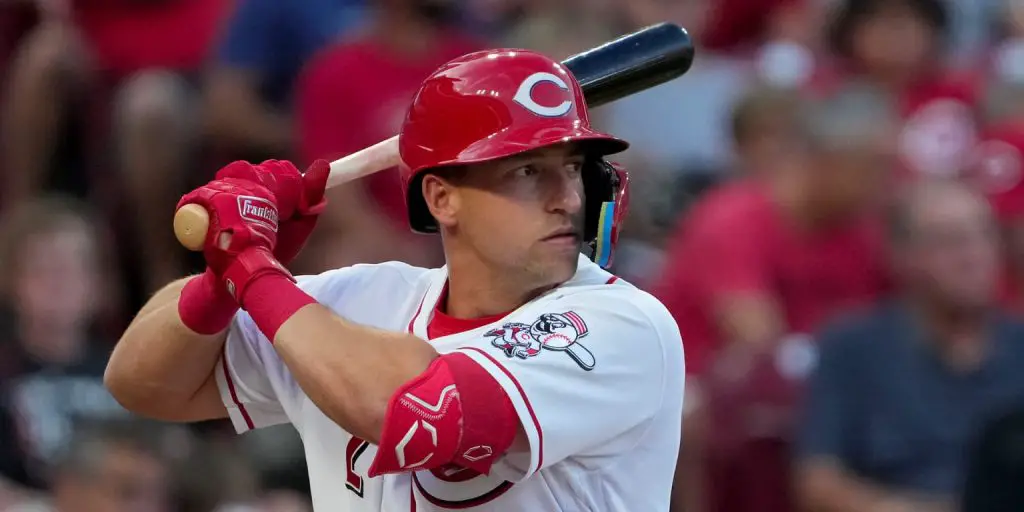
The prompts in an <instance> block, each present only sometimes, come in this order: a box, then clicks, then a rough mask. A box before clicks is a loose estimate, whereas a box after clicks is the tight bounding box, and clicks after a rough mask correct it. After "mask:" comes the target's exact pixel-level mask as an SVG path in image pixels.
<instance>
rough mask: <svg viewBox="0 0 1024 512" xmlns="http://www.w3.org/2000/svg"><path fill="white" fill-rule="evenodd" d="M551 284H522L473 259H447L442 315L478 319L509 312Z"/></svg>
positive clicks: (513, 277) (539, 293) (507, 274)
mask: <svg viewBox="0 0 1024 512" xmlns="http://www.w3.org/2000/svg"><path fill="white" fill-rule="evenodd" d="M548 289H550V287H542V288H537V287H536V286H529V285H527V284H524V282H523V281H522V280H519V279H516V278H515V276H512V275H510V274H509V273H508V272H496V271H494V269H491V268H488V267H487V266H486V265H485V264H484V263H483V262H481V261H479V260H476V259H472V258H455V259H452V258H448V300H447V304H446V305H445V311H444V312H445V314H447V315H448V316H451V317H454V318H463V319H468V318H480V317H485V316H491V315H498V314H502V313H507V312H509V311H512V310H514V309H516V308H518V307H519V306H522V305H523V304H526V303H527V302H529V301H531V300H533V299H534V298H536V297H537V296H539V295H541V294H542V293H544V292H545V291H547V290H548Z"/></svg>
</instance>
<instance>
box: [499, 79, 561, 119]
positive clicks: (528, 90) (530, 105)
mask: <svg viewBox="0 0 1024 512" xmlns="http://www.w3.org/2000/svg"><path fill="white" fill-rule="evenodd" d="M541 82H551V83H553V84H555V85H557V86H558V88H559V89H562V90H564V91H568V90H569V84H567V83H565V80H562V77H560V76H558V75H555V74H552V73H546V72H543V71H541V72H537V73H534V74H532V75H530V76H528V77H526V80H523V83H522V85H520V86H519V89H518V90H517V91H516V95H515V96H513V97H512V100H513V101H515V102H516V103H518V104H520V105H522V106H524V107H526V109H527V110H529V111H530V112H533V113H534V114H537V115H540V116H544V117H558V116H564V115H565V114H566V113H567V112H569V109H571V108H572V100H571V99H568V100H565V101H563V102H561V103H559V104H558V105H555V106H553V107H545V106H544V105H541V104H539V103H537V102H536V101H534V99H533V88H534V87H535V86H536V85H537V84H539V83H541Z"/></svg>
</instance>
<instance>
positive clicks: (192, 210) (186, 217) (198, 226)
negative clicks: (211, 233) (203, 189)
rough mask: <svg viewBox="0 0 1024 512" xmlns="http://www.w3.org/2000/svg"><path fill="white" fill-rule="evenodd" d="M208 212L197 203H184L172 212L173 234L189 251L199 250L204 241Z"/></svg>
mask: <svg viewBox="0 0 1024 512" xmlns="http://www.w3.org/2000/svg"><path fill="white" fill-rule="evenodd" d="M209 227H210V214H209V213H207V211H206V209H205V208H203V207H202V206H199V205H198V204H186V205H185V206H182V207H181V208H180V209H178V211H177V212H175V214H174V236H175V237H177V238H178V242H180V243H181V245H183V246H185V248H186V249H188V250H190V251H200V250H202V249H203V245H204V244H205V243H206V230H207V229H209Z"/></svg>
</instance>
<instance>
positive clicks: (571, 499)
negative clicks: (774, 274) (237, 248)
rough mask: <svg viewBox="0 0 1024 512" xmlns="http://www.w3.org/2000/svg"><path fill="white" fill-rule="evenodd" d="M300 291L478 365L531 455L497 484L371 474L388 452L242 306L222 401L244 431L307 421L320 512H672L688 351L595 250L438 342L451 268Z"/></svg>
mask: <svg viewBox="0 0 1024 512" xmlns="http://www.w3.org/2000/svg"><path fill="white" fill-rule="evenodd" d="M299 283H300V286H301V287H302V288H303V289H304V290H305V291H306V292H307V293H309V294H310V295H312V296H313V297H315V298H316V299H317V300H318V301H319V302H320V303H321V304H323V305H325V306H327V307H329V308H331V309H332V310H333V311H334V312H335V313H336V314H338V315H340V316H342V317H343V318H346V319H348V320H350V321H353V322H356V323H359V324H363V325H370V326H374V327H378V328H383V329H390V330H409V331H411V332H413V333H415V334H417V335H418V336H420V337H421V338H423V339H425V340H428V341H429V343H431V344H432V345H433V346H434V347H435V349H436V350H437V351H438V352H439V353H442V354H444V353H451V352H462V353H464V354H465V355H467V356H469V357H470V358H472V360H473V361H475V362H476V363H478V364H479V365H480V366H481V367H482V368H483V369H484V370H486V371H487V373H488V374H489V375H490V376H491V377H493V378H494V379H495V380H496V381H497V383H498V384H500V386H501V388H502V389H503V390H504V392H505V393H506V394H507V395H508V398H509V399H510V401H511V403H512V404H513V406H514V407H515V410H516V412H517V414H518V416H519V420H520V422H521V423H522V425H523V427H524V429H525V433H526V437H527V438H528V440H529V451H528V452H523V453H509V454H506V455H504V456H503V457H502V458H500V459H499V460H497V461H496V462H495V463H494V466H493V467H492V470H491V471H490V473H489V474H488V475H483V474H479V473H476V472H474V471H472V470H467V469H461V468H457V467H452V466H448V467H442V468H438V469H434V470H421V471H416V472H410V473H400V474H385V475H382V476H379V477H376V478H372V479H371V478H368V477H367V476H366V475H367V470H368V468H369V467H370V463H371V461H373V459H374V456H375V453H376V446H375V445H372V444H370V443H367V442H365V441H363V440H361V439H359V438H356V437H354V436H352V435H351V434H349V433H348V432H346V431H345V430H343V429H342V428H341V427H339V426H338V425H337V424H336V423H334V422H333V421H331V420H330V419H328V418H327V416H325V415H324V414H323V413H322V412H321V411H320V410H319V409H318V408H317V406H316V405H315V404H314V403H313V402H312V401H311V400H310V399H309V398H308V397H307V396H306V394H305V393H304V392H303V391H302V389H301V388H300V387H299V386H298V384H297V383H296V382H295V380H294V379H293V377H292V376H291V375H290V373H289V370H288V368H287V367H286V366H285V365H284V364H283V363H282V362H281V360H280V359H279V357H278V355H277V353H276V352H275V350H274V348H273V346H272V345H271V344H270V343H269V342H268V341H267V339H266V338H265V337H264V336H263V335H262V334H261V333H260V332H259V330H258V329H257V328H256V326H255V325H254V324H253V322H252V320H251V318H249V317H248V315H246V314H245V313H244V312H243V313H240V314H239V315H238V316H237V318H236V319H235V321H234V322H233V324H232V326H231V330H230V333H229V335H228V340H227V343H226V345H225V351H224V355H223V358H222V361H221V365H220V368H219V371H218V372H217V382H218V385H219V387H220V391H221V397H222V398H223V400H224V404H225V405H226V406H227V409H228V412H229V414H230V417H231V421H232V423H233V424H234V426H235V429H236V430H237V431H238V432H239V433H242V432H246V431H248V430H251V429H255V428H260V427H266V426H271V425H276V424H282V423H291V424H292V425H294V426H295V428H296V429H297V430H298V432H299V434H300V436H301V438H302V440H303V445H304V447H305V454H306V460H307V465H308V470H309V478H310V484H311V489H312V498H313V505H314V508H315V509H316V510H318V511H332V512H334V511H339V512H363V511H386V512H398V511H401V512H408V511H437V510H448V509H463V510H487V511H492V512H504V511H509V512H511V511H524V510H528V511H538V512H539V511H559V510H564V511H629V512H645V511H666V510H668V507H669V494H670V489H671V486H672V478H673V474H674V472H675V465H676V457H677V453H678V448H679V442H680V432H681V421H682V410H683V391H684V389H683V384H684V363H683V348H682V341H681V339H680V335H679V330H678V328H677V326H676V323H675V321H674V320H673V319H672V317H671V316H670V315H669V313H668V312H667V310H666V309H665V308H664V306H662V304H661V303H660V302H658V301H657V300H656V299H654V298H653V297H652V296H650V295H649V294H647V293H646V292H644V291H642V290H639V289H637V288H636V287H634V286H633V285H631V284H629V283H626V282H624V281H622V280H617V279H616V278H615V277H614V276H613V275H611V274H609V273H608V272H606V271H604V270H603V269H601V268H600V267H599V266H597V265H595V264H594V263H592V262H591V261H589V260H588V259H586V258H584V257H582V256H581V258H580V263H579V268H578V270H577V272H576V275H575V276H574V277H573V279H572V280H570V281H569V282H567V283H565V284H564V285H562V286H560V287H558V288H556V289H555V290H553V291H551V292H549V293H547V294H545V295H543V296H541V297H539V298H537V299H536V300H533V301H532V302H530V303H528V304H526V305H524V306H522V307H520V308H518V309H516V310H515V311H513V312H511V313H509V314H507V315H505V316H504V317H502V318H500V319H499V320H496V321H495V322H493V323H491V324H488V325H484V326H480V327H476V328H472V329H469V330H466V331H464V332H454V333H448V332H446V333H445V334H446V335H443V336H436V337H435V338H434V339H430V337H429V336H428V328H429V326H430V324H431V322H432V321H434V317H436V316H439V315H441V316H443V315H442V314H441V313H437V314H435V305H436V303H437V302H438V300H439V298H440V297H441V294H442V293H443V292H444V290H445V289H446V283H447V270H446V269H445V268H440V269H422V268H416V267H411V266H408V265H405V264H401V263H394V262H392V263H385V264H376V265H355V266H353V267H348V268H344V269H339V270H333V271H328V272H325V273H323V274H319V275H316V276H304V277H301V278H299ZM431 330H433V329H431ZM434 332H435V333H436V331H434ZM353 364H359V363H358V362H357V361H353ZM467 414H471V412H467Z"/></svg>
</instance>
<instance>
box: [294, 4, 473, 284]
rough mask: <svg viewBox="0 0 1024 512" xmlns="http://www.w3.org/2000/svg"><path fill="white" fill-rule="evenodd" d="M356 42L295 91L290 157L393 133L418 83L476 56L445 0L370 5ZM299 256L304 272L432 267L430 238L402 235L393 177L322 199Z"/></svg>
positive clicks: (314, 69) (330, 56)
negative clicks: (294, 141)
mask: <svg viewBox="0 0 1024 512" xmlns="http://www.w3.org/2000/svg"><path fill="white" fill-rule="evenodd" d="M373 7H374V10H373V12H372V14H371V18H370V21H369V25H368V27H366V30H365V31H364V32H363V33H361V34H360V35H359V36H358V37H356V36H354V37H352V38H349V39H348V40H346V41H344V42H341V43H338V44H336V45H334V46H331V47H329V48H328V49H326V50H324V51H323V52H321V54H320V55H318V56H317V57H316V58H315V59H314V60H313V61H312V62H310V63H309V65H308V67H307V69H306V70H305V71H304V72H303V75H304V76H303V77H302V79H301V82H300V84H299V91H298V109H299V111H298V116H299V121H298V126H299V137H300V138H301V140H300V157H301V160H303V161H304V162H305V163H306V164H308V163H310V162H312V161H313V160H314V159H317V158H323V159H327V160H333V159H335V158H338V157H341V156H344V155H346V154H350V153H352V152H355V151H358V150H360V149H362V148H364V147H367V146H370V145H372V144H375V143H377V142H380V141H382V140H384V139H387V138H390V137H391V136H393V135H395V134H397V133H398V130H399V128H400V127H401V123H402V120H403V119H404V117H405V111H406V109H407V108H408V105H409V102H411V101H412V96H413V94H415V92H416V90H417V89H418V88H419V85H420V83H421V82H422V81H423V79H425V78H426V77H427V76H429V75H430V73H432V72H433V71H434V70H435V69H437V68H438V67H440V66H441V65H442V64H444V63H445V62H447V61H449V60H451V59H454V58H455V57H458V56H461V55H463V54H466V53H469V52H471V51H475V50H478V49H481V48H483V46H482V45H481V43H480V42H477V41H475V40H473V39H472V38H469V37H467V36H465V35H464V34H462V33H461V32H460V31H459V30H458V29H457V28H456V26H455V23H454V22H455V20H456V19H457V18H456V16H455V15H456V14H457V12H458V11H457V10H456V5H455V4H454V3H452V2H450V1H448V0H375V1H374V3H373ZM328 200H329V201H331V204H332V206H331V208H329V209H328V210H327V211H326V212H325V213H324V215H322V216H321V219H320V223H319V224H318V226H317V230H316V232H314V233H313V236H312V238H311V239H310V242H309V247H308V248H307V249H306V250H305V251H304V253H303V257H304V259H305V260H306V264H307V265H309V267H310V268H315V269H319V270H322V269H325V268H339V267H344V266H347V265H350V264H353V263H360V262H365V263H368V262H378V261H387V260H399V261H405V262H408V263H412V264H419V265H434V264H439V263H440V262H441V261H442V259H441V253H440V245H439V244H438V241H437V239H436V238H435V237H426V236H422V235H417V234H414V233H411V232H410V231H409V228H408V217H407V214H406V210H405V201H404V199H403V194H402V190H401V187H400V185H399V179H398V172H397V169H391V170H387V171H383V172H378V173H376V174H373V175H371V176H368V177H366V178H363V179H361V180H358V181H356V182H354V183H351V184H346V185H343V186H340V187H336V188H333V189H331V190H330V191H328Z"/></svg>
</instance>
